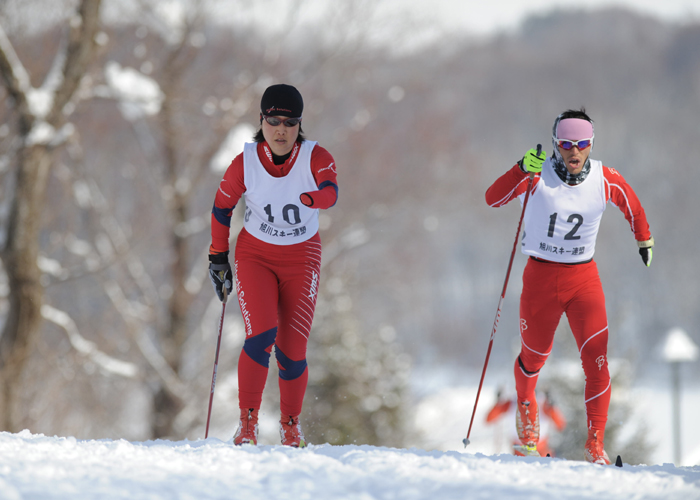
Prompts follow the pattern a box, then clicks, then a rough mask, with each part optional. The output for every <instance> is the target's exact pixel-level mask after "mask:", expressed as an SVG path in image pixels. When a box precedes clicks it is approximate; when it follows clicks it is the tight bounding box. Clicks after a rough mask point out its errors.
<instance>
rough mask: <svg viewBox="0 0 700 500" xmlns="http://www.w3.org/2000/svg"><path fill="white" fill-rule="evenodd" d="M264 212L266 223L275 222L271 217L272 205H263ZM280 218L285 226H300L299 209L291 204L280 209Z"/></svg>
mask: <svg viewBox="0 0 700 500" xmlns="http://www.w3.org/2000/svg"><path fill="white" fill-rule="evenodd" d="M264 210H265V213H266V214H267V220H268V222H270V223H273V222H275V218H274V217H273V215H272V205H270V204H269V203H268V204H267V205H265V208H264ZM282 218H283V219H284V221H285V222H286V223H287V224H290V225H292V226H296V225H297V224H301V215H300V214H299V207H298V206H296V205H293V204H291V203H290V204H288V205H285V206H284V208H282Z"/></svg>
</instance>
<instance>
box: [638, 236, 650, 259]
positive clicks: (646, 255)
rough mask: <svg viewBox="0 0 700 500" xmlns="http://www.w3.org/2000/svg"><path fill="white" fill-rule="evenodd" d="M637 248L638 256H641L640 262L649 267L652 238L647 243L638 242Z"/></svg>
mask: <svg viewBox="0 0 700 500" xmlns="http://www.w3.org/2000/svg"><path fill="white" fill-rule="evenodd" d="M637 246H638V247H639V255H641V256H642V262H644V265H645V266H647V267H649V266H651V257H652V255H653V252H652V248H654V237H653V236H652V237H651V238H649V239H648V240H647V241H638V242H637Z"/></svg>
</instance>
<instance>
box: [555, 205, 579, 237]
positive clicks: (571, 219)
mask: <svg viewBox="0 0 700 500" xmlns="http://www.w3.org/2000/svg"><path fill="white" fill-rule="evenodd" d="M557 216H558V214H557V212H554V213H553V214H552V215H550V216H549V231H547V236H548V237H550V238H552V237H553V236H554V226H555V225H556V223H557ZM566 222H568V223H570V224H574V227H573V228H572V229H571V231H569V232H568V233H566V235H565V236H564V239H565V240H580V239H581V236H580V235H578V236H577V235H576V231H578V228H580V227H581V224H583V215H581V214H571V215H569V218H568V219H566Z"/></svg>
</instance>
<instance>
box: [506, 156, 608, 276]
mask: <svg viewBox="0 0 700 500" xmlns="http://www.w3.org/2000/svg"><path fill="white" fill-rule="evenodd" d="M590 162H591V171H590V173H589V174H588V176H587V177H586V179H585V180H584V181H583V182H582V183H581V184H577V185H575V186H571V185H569V184H566V183H565V182H563V181H562V180H561V179H560V178H559V176H558V175H557V174H556V172H555V171H554V166H553V165H552V159H551V158H548V159H547V161H546V162H545V163H544V165H543V166H542V174H541V177H540V180H539V182H538V183H537V186H536V188H535V189H534V191H533V192H532V193H531V195H530V199H529V200H528V204H527V209H526V210H525V217H524V219H523V224H524V228H525V229H524V232H523V239H522V252H523V253H524V254H526V255H532V256H535V257H539V258H541V259H545V260H551V261H554V262H562V263H576V262H583V261H587V260H590V259H592V258H593V254H594V253H595V243H596V239H597V237H598V229H599V227H600V220H601V218H602V216H603V212H604V211H605V207H606V200H605V179H604V176H603V164H602V163H601V162H599V161H598V160H590ZM524 196H525V195H524V194H523V195H521V196H520V197H519V198H520V202H521V203H522V202H523V201H524Z"/></svg>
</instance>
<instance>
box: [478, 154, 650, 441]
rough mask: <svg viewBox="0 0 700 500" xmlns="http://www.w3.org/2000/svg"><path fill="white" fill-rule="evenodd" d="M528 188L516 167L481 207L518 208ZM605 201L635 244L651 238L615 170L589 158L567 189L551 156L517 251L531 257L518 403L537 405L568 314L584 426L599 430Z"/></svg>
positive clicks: (606, 384) (603, 404) (606, 392)
mask: <svg viewBox="0 0 700 500" xmlns="http://www.w3.org/2000/svg"><path fill="white" fill-rule="evenodd" d="M527 183H528V175H527V174H525V173H523V172H522V170H521V169H520V167H519V166H518V165H517V164H516V165H515V166H514V167H513V168H511V169H510V170H509V171H507V172H506V173H505V174H504V175H502V176H501V177H500V178H498V179H497V180H496V182H494V183H493V185H492V186H491V187H490V188H489V189H488V190H487V191H486V203H488V204H489V205H490V206H492V207H500V206H503V205H505V204H507V203H508V202H510V201H511V200H513V199H514V198H516V197H518V198H519V199H520V201H521V204H522V203H523V200H524V196H525V192H526V189H527ZM608 202H610V203H612V204H614V205H615V206H617V207H618V208H619V209H620V210H621V211H622V213H623V214H624V216H625V218H626V219H627V221H628V222H629V224H630V227H631V229H632V232H633V233H634V236H635V239H636V240H637V241H647V240H649V239H650V238H651V233H650V232H649V224H648V223H647V219H646V215H645V213H644V209H643V208H642V205H641V203H640V202H639V199H638V198H637V196H636V194H635V193H634V191H633V190H632V188H631V187H630V186H629V184H627V182H626V181H625V179H624V178H623V177H622V175H620V173H619V172H617V171H616V170H615V169H612V168H608V167H605V166H603V165H602V163H600V162H598V161H596V160H591V173H590V174H589V176H588V177H587V178H586V179H585V180H584V181H583V182H582V183H581V184H578V185H575V186H571V185H568V184H565V183H564V182H563V181H562V180H561V179H559V177H558V176H557V175H556V173H555V172H554V168H553V166H552V159H551V158H549V159H548V160H547V161H545V163H544V164H543V167H542V173H541V174H537V175H535V178H534V180H533V185H532V191H531V193H530V198H529V201H528V205H527V209H526V213H525V214H524V217H523V227H524V231H523V239H522V251H523V253H525V254H526V255H529V256H530V259H528V262H527V264H526V266H525V270H524V272H523V291H522V294H521V296H520V338H521V351H520V355H519V356H518V358H517V359H516V361H515V366H514V372H515V383H516V391H517V397H518V400H519V401H525V400H529V401H533V400H535V387H536V385H537V378H538V375H539V371H540V369H541V368H542V366H544V363H545V361H546V360H547V357H548V356H549V354H550V352H551V350H552V344H553V340H554V332H555V330H556V328H557V325H558V324H559V321H560V319H561V316H562V314H563V313H566V316H567V319H568V321H569V325H570V326H571V330H572V332H573V335H574V338H575V339H576V343H577V345H578V348H579V354H580V356H581V363H582V366H583V370H584V374H585V377H586V385H585V389H584V400H585V404H586V415H587V426H588V428H590V429H601V430H604V429H605V424H606V422H607V418H608V407H609V404H610V374H609V371H608V359H607V345H608V321H607V315H606V310H605V297H604V295H603V287H602V284H601V282H600V277H599V275H598V269H597V266H596V264H595V262H594V261H593V252H594V249H595V240H596V237H597V234H598V228H599V223H600V218H601V216H602V213H603V211H604V210H605V206H606V204H607V203H608Z"/></svg>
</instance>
